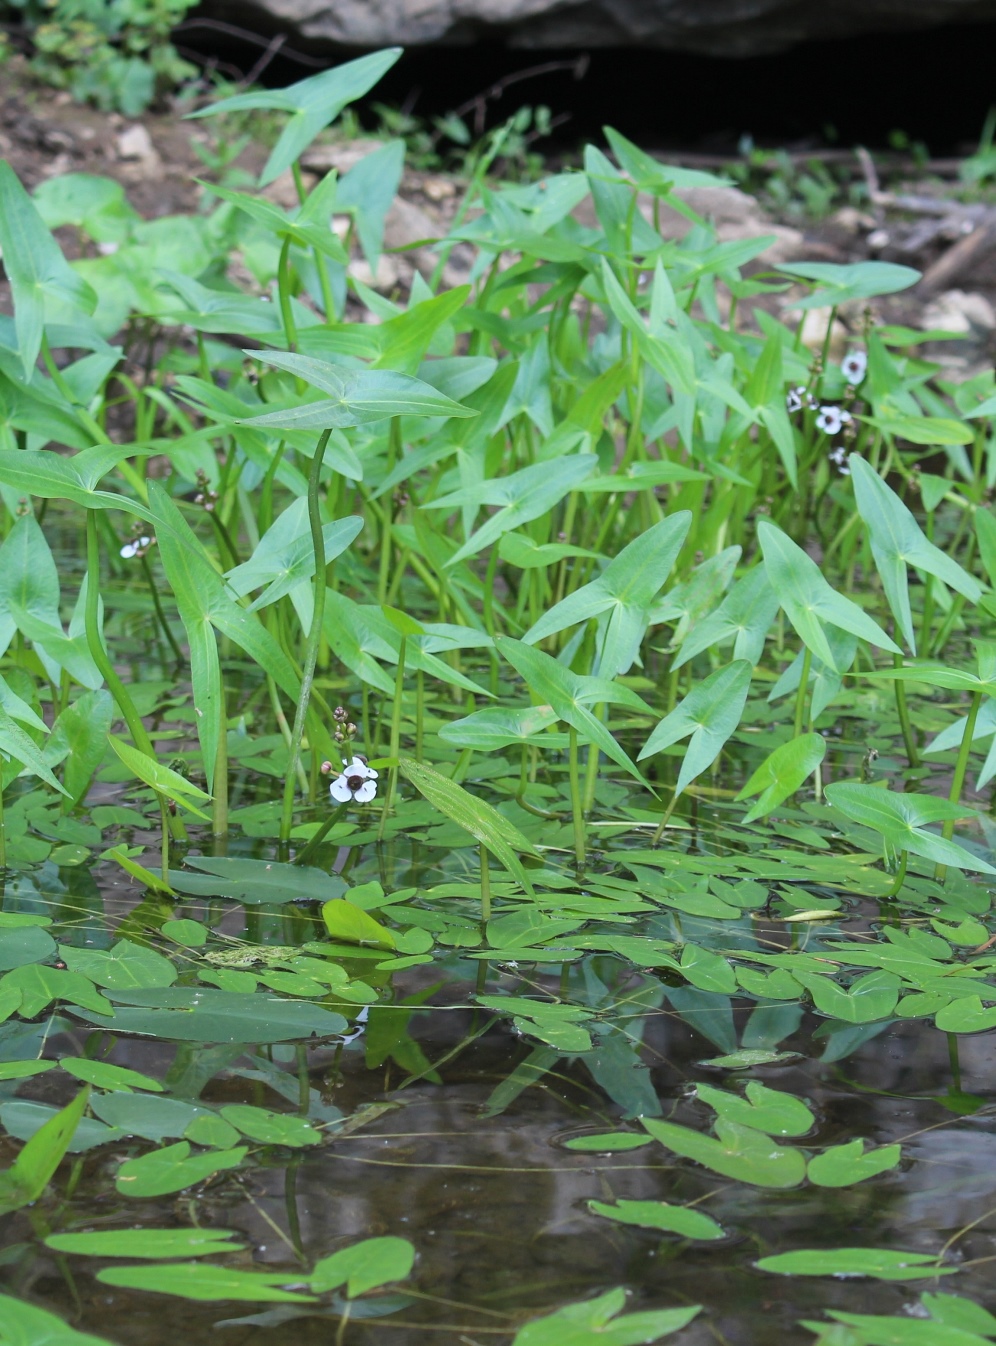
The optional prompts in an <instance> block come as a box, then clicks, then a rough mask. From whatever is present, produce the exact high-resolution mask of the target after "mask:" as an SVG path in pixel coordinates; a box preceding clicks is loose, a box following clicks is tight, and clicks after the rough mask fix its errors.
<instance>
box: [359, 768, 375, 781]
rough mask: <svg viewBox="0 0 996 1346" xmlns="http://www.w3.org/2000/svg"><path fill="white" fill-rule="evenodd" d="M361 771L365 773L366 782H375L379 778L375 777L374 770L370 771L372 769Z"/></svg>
mask: <svg viewBox="0 0 996 1346" xmlns="http://www.w3.org/2000/svg"><path fill="white" fill-rule="evenodd" d="M363 770H364V771H365V773H366V777H367V780H377V779H379V777H378V775H377V772H376V771H374V770H372V768H370V767H364V768H363Z"/></svg>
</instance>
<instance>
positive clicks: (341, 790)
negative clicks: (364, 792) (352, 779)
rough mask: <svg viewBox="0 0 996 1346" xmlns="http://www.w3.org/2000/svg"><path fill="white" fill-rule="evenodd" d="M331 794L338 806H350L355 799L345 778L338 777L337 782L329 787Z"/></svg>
mask: <svg viewBox="0 0 996 1346" xmlns="http://www.w3.org/2000/svg"><path fill="white" fill-rule="evenodd" d="M329 794H330V795H331V796H332V798H333V799H334V800H335V801H336V803H337V804H348V803H349V801H350V800H351V799H352V797H353V792H352V790H350V788H349V786H348V785H347V784H346V777H345V776H336V778H335V780H334V781H333V782H332V784H331V785H330V786H329Z"/></svg>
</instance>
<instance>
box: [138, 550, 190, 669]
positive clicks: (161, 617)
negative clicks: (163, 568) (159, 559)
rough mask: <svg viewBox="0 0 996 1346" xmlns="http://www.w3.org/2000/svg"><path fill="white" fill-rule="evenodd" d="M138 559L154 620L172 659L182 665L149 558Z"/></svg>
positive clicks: (179, 652)
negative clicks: (152, 608) (167, 644)
mask: <svg viewBox="0 0 996 1346" xmlns="http://www.w3.org/2000/svg"><path fill="white" fill-rule="evenodd" d="M140 559H141V562H142V570H143V571H144V573H145V578H146V580H147V582H148V585H149V592H150V593H151V595H152V606H153V607H154V608H155V610H156V618H157V620H158V622H159V625H160V626H161V627H162V629H163V634H164V635H165V637H166V639H167V640H168V641H169V647H170V649H171V650H172V651H173V657H174V659H175V660H176V661H177V663H182V662H183V651H182V650H181V649H180V646H179V645H178V644H177V641H176V636H174V634H173V632H172V631H171V630H170V626H169V622H168V621H167V620H166V614H165V612H163V605H162V602H161V601H160V598H159V590H158V589H157V588H156V581H155V578H154V577H153V574H152V567H151V566H150V565H149V558H148V557H147V556H144V555H143V556H142V557H141V558H140Z"/></svg>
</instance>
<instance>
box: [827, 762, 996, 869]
mask: <svg viewBox="0 0 996 1346" xmlns="http://www.w3.org/2000/svg"><path fill="white" fill-rule="evenodd" d="M824 793H825V794H826V797H827V799H828V800H829V801H830V803H831V804H832V805H833V806H834V808H838V809H840V811H841V813H843V814H844V816H845V817H847V818H850V819H851V820H852V822H856V823H862V824H863V825H864V826H865V827H871V828H873V829H874V830H875V831H876V832H878V833H879V834H880V835H881V836H882V837H883V838H884V839H885V841H886V842H888V844H889V845H890V846H893V847H895V849H896V850H897V851H910V852H911V853H912V854H913V855H919V856H922V858H923V859H924V860H930V861H933V862H934V863H935V864H939V865H948V866H950V867H951V868H952V869H974V870H979V871H980V872H981V873H983V874H996V869H994V868H993V866H992V865H990V864H988V863H987V862H986V861H985V860H982V859H979V858H978V857H977V856H975V855H972V853H971V852H970V851H967V850H966V849H965V848H964V846H959V845H958V843H957V842H954V841H948V840H946V839H945V838H944V837H942V836H938V834H937V833H936V832H932V831H930V830H929V828H930V825H931V824H932V823H940V822H946V821H948V820H950V819H954V820H957V819H959V818H968V817H971V816H972V815H973V814H974V812H975V810H974V809H969V808H966V807H965V806H964V805H963V804H952V803H950V801H949V800H947V799H938V798H936V797H935V796H934V795H921V794H899V793H898V792H897V791H895V790H884V789H881V788H879V787H878V786H876V785H863V784H862V783H861V782H859V781H836V782H835V783H834V784H832V785H828V786H827V787H826V790H825V792H824Z"/></svg>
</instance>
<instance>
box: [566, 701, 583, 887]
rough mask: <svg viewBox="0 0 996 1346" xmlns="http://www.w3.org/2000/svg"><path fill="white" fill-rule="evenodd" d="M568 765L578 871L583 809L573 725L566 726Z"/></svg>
mask: <svg viewBox="0 0 996 1346" xmlns="http://www.w3.org/2000/svg"><path fill="white" fill-rule="evenodd" d="M567 735H568V738H567V742H568V750H567V751H568V767H569V771H570V780H571V813H572V814H573V817H574V858H575V861H576V862H577V867H578V873H579V874H581V873H583V871H584V865H585V842H584V810H583V809H582V807H581V780H580V776H579V773H578V731H577V730H576V729H575V728H574V726H573V725H568V726H567Z"/></svg>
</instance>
